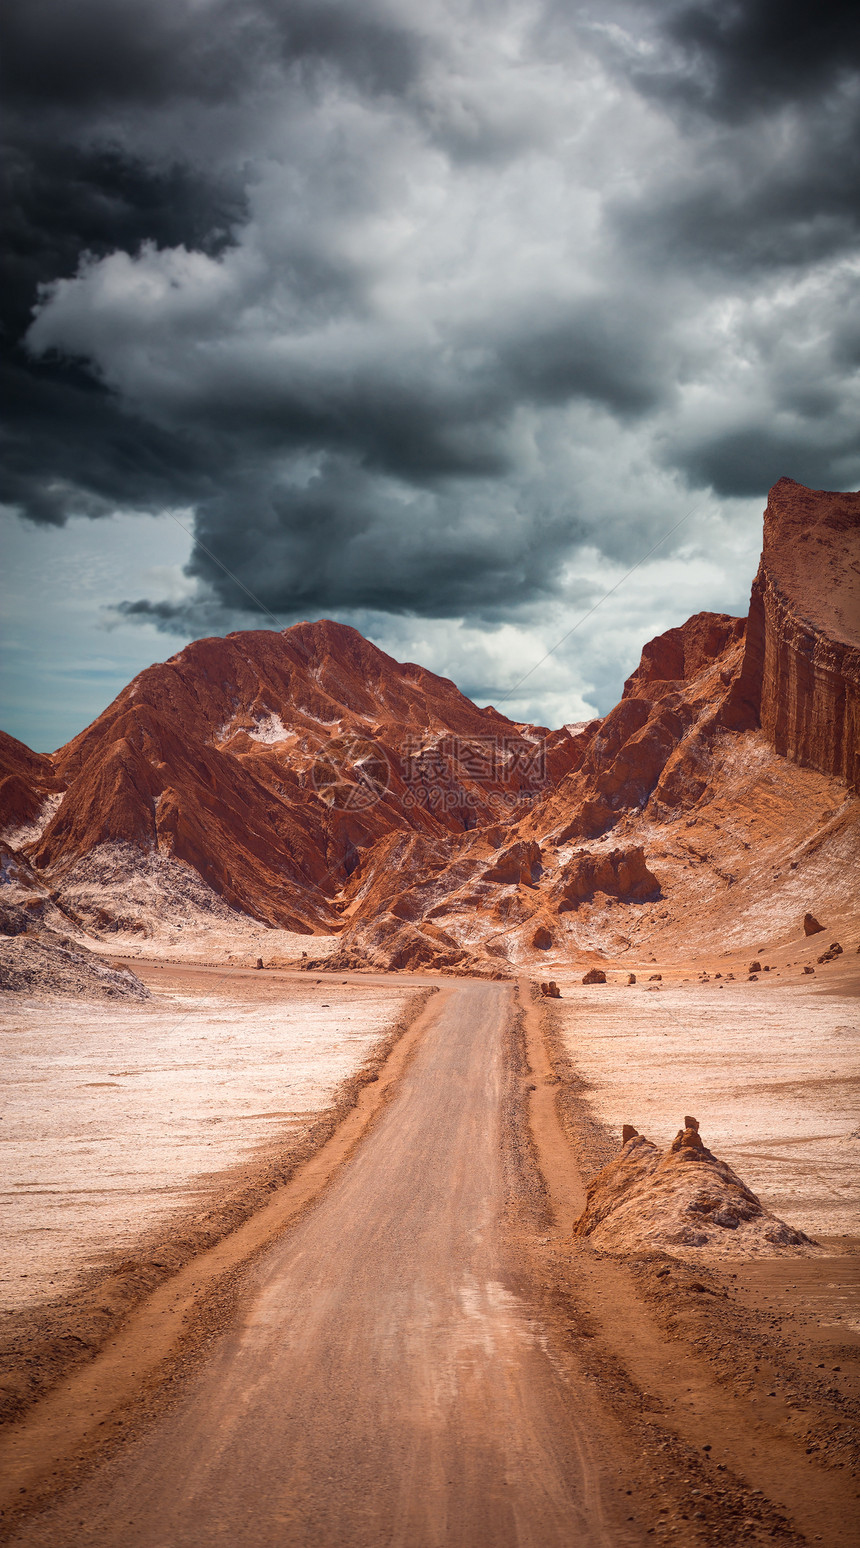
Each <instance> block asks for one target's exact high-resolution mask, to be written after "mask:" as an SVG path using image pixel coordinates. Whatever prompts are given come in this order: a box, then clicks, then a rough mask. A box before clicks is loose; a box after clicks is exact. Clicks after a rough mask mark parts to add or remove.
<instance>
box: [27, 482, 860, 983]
mask: <svg viewBox="0 0 860 1548" xmlns="http://www.w3.org/2000/svg"><path fill="white" fill-rule="evenodd" d="M858 780H860V495H856V494H839V493H836V494H832V493H828V492H826V491H811V490H806V489H804V488H803V486H801V485H797V484H794V483H793V482H792V481H791V480H787V479H782V480H780V481H779V483H778V484H776V485H775V486H774V488H773V489H772V490H771V492H770V496H769V499H768V506H767V510H766V512H765V520H764V542H763V551H762V560H761V564H760V567H759V571H758V573H757V576H756V579H755V581H754V583H753V588H752V597H751V607H750V615H749V619H748V620H744V619H740V618H735V617H732V616H730V615H726V614H717V613H710V612H702V613H698V614H694V615H693V616H692V617H691V618H689V619H688V620H687V621H686V622H685V623H684V624H681V625H678V626H675V627H673V628H671V629H669V630H667V631H665V632H664V633H663V634H661V635H659V636H657V637H656V639H654V640H651V641H648V642H647V643H646V644H645V645H644V647H643V650H642V655H641V659H640V662H639V664H638V666H637V668H636V669H635V670H634V672H632V673H631V675H630V676H629V677H628V679H627V681H626V683H625V684H624V689H623V693H622V697H621V699H620V700H619V703H618V704H617V705H616V706H615V707H614V708H613V709H612V710H610V711H609V713H608V714H607V715H605V716H603V717H600V718H598V719H595V720H594V721H591V722H588V723H587V724H585V725H580V726H577V727H574V728H573V729H572V730H571V729H569V728H568V727H566V726H565V727H562V728H560V729H559V730H557V731H548V730H547V728H545V727H542V726H533V725H528V724H525V723H519V722H514V721H511V720H510V719H508V718H507V717H506V716H504V715H503V714H501V713H500V712H499V711H498V710H497V709H494V708H492V707H487V708H484V709H480V708H479V707H478V706H476V705H474V704H473V703H472V702H471V701H470V700H469V699H467V698H466V697H465V695H463V694H462V693H460V691H459V689H457V688H456V685H455V684H454V683H452V682H451V681H450V680H449V679H446V678H443V677H439V676H437V675H436V674H434V673H432V672H429V671H428V670H427V669H426V668H423V667H421V666H419V665H417V664H415V663H409V662H407V663H400V662H397V661H395V660H394V658H392V657H390V656H388V655H387V654H386V653H385V652H384V651H381V650H380V649H379V648H378V647H377V646H375V645H373V644H372V643H371V642H370V641H367V640H365V639H364V637H363V636H362V635H361V634H360V633H359V632H358V631H357V630H355V629H352V628H351V627H350V626H348V625H343V624H338V623H336V622H334V621H332V620H321V621H319V622H317V623H306V622H305V623H299V624H295V625H293V626H292V627H291V628H289V629H287V630H284V631H283V632H282V633H274V632H272V631H265V630H262V631H245V632H236V633H233V634H230V635H228V636H226V637H225V638H223V639H221V638H211V639H205V640H197V641H194V642H192V643H191V644H190V645H188V646H186V647H185V648H184V650H182V651H179V652H177V653H176V655H174V656H173V657H171V658H170V660H168V661H166V662H163V663H157V664H156V665H154V666H152V667H150V668H147V669H146V670H145V671H144V672H141V673H139V674H138V676H137V677H136V678H135V679H134V680H133V681H132V682H131V683H129V684H128V686H127V687H126V688H125V689H123V690H122V692H121V693H120V694H118V695H117V697H116V698H115V699H114V701H113V702H112V703H111V704H110V705H108V706H107V708H106V709H105V711H104V712H103V713H102V715H100V716H99V717H98V718H97V719H96V720H95V721H94V722H93V723H92V725H90V726H88V727H87V728H85V730H84V731H82V732H81V733H80V735H79V736H77V737H75V738H73V740H72V741H71V742H69V743H68V744H66V746H65V747H63V748H60V749H58V751H57V753H56V754H54V755H53V756H50V755H47V754H37V753H32V752H31V751H30V750H29V749H28V748H26V747H25V746H24V744H22V743H18V742H15V741H14V739H12V738H9V737H6V736H4V735H3V734H0V809H2V813H3V823H4V834H5V839H6V842H7V844H10V845H11V846H12V853H17V854H19V855H20V857H21V860H22V862H23V863H25V865H26V867H27V868H28V874H30V875H32V876H33V877H35V878H37V879H38V880H39V882H40V884H41V887H42V891H43V892H44V893H46V894H48V895H49V896H50V897H51V899H52V902H53V904H54V906H57V907H59V908H60V909H62V910H63V911H64V912H65V914H66V917H67V919H68V920H69V921H71V923H72V924H76V925H77V926H79V927H80V928H83V929H87V930H90V931H94V932H95V933H96V934H98V933H100V932H102V933H103V932H104V931H105V930H107V931H113V932H114V933H116V932H120V933H134V930H135V928H137V927H136V926H135V920H134V911H133V909H132V910H131V912H129V909H128V907H127V906H126V905H125V904H123V906H122V907H121V908H120V907H118V906H115V905H116V898H117V896H118V894H119V893H120V892H121V891H122V888H123V879H124V877H128V876H130V875H131V874H132V873H134V872H136V871H139V870H140V869H141V868H142V867H143V868H144V869H145V868H146V866H147V865H148V866H149V871H148V874H149V875H150V876H153V875H155V874H156V873H157V874H158V876H167V874H168V870H169V866H170V865H174V866H179V867H186V868H190V869H191V870H192V871H193V872H194V874H195V875H196V876H197V877H198V878H199V879H200V881H201V882H202V884H203V885H204V887H207V888H209V889H210V890H211V892H212V894H213V895H214V898H215V899H217V900H218V901H219V904H220V905H224V906H226V907H227V908H229V909H232V910H234V911H235V912H237V913H239V914H244V915H248V916H250V917H251V918H254V919H257V920H259V921H261V922H262V923H264V924H267V925H270V926H273V927H275V928H282V929H287V930H293V931H298V932H301V933H307V934H314V933H318V934H329V935H331V934H339V935H341V937H342V946H341V959H342V960H343V961H346V960H349V962H350V963H351V964H352V965H360V964H363V963H364V964H370V965H374V966H380V967H386V966H415V965H422V966H431V967H444V968H447V969H453V970H457V971H465V970H469V971H482V972H483V971H499V970H507V969H509V968H511V967H515V966H517V964H519V963H521V962H528V961H534V960H535V957H536V955H537V956H538V957H539V958H540V959H541V960H553V959H555V960H569V957H570V954H574V955H575V956H577V957H580V958H582V959H583V960H586V961H588V960H598V959H600V960H602V959H603V958H605V957H606V956H607V954H608V955H612V954H614V955H615V956H619V954H620V956H622V957H623V955H624V953H625V952H629V951H633V950H638V949H640V947H641V943H642V940H643V938H644V935H643V932H644V934H649V935H653V936H654V938H655V939H656V938H660V939H662V940H664V941H665V943H667V944H668V943H669V942H670V940H675V941H676V942H677V944H678V949H680V944H681V940H682V937H683V929H682V928H681V921H680V916H681V915H683V914H685V913H686V915H687V917H688V923H689V925H690V928H695V927H697V926H696V925H695V921H697V920H698V921H699V923H700V924H701V921H702V920H704V919H705V918H706V916H707V914H708V910H709V909H710V910H711V913H712V915H713V917H714V919H715V920H716V919H718V917H721V916H722V913H725V910H726V906H727V905H726V897H725V895H724V894H725V893H726V891H727V889H732V888H735V889H737V890H736V891H735V894H734V899H733V902H734V903H738V902H739V901H740V899H741V898H743V900H744V901H743V908H742V910H741V911H742V912H743V911H744V910H746V915H745V917H746V916H749V917H750V918H751V919H756V920H757V919H758V918H759V917H761V918H762V919H764V918H765V917H766V916H767V913H768V906H769V905H772V906H770V913H771V914H772V915H773V918H774V920H775V919H776V918H777V916H779V917H780V918H781V917H782V915H781V914H780V909H779V907H776V906H775V904H774V895H773V882H774V875H775V874H778V875H779V876H782V878H783V880H782V886H781V888H780V889H779V892H780V896H783V895H784V898H785V899H787V898H788V896H789V894H790V893H792V889H793V888H794V886H795V883H798V882H799V881H800V880H801V878H799V877H797V876H792V875H791V874H790V873H791V872H792V871H797V870H798V869H799V868H800V867H801V865H803V866H804V867H805V866H806V861H805V860H804V858H803V857H804V856H806V855H807V854H808V855H809V856H810V857H813V856H815V855H817V856H818V860H813V859H812V858H810V862H809V863H810V867H811V870H810V876H811V877H814V878H815V880H814V888H813V890H814V889H815V888H817V889H818V892H817V893H816V896H818V895H819V894H820V893H821V888H822V885H824V886H825V903H826V905H827V907H830V906H831V904H830V902H828V899H829V898H831V897H832V904H833V906H835V907H838V908H844V907H845V906H848V903H849V901H850V887H851V885H852V884H853V885H855V895H856V890H857V889H856V877H857V875H858V874H860V872H858V863H860V862H858V852H857V832H858V820H857V814H858V802H857V793H858ZM822 811H826V812H827V813H828V817H827V821H826V822H824V821H823V820H822ZM834 812H837V813H841V816H840V817H839V819H838V822H837V825H836V826H837V829H838V832H836V831H834V832H831V831H830V828H832V825H833V820H834V819H833V813H834ZM717 813H720V814H721V818H720V821H719V822H717V820H716V817H717ZM765 817H766V818H767V821H769V822H771V825H772V827H773V832H770V833H769V836H768V838H767V845H768V846H769V848H768V853H769V854H772V856H774V857H776V858H775V859H773V860H772V861H771V862H770V871H769V876H768V879H767V882H765V877H764V874H761V875H759V874H758V873H757V872H756V868H755V865H753V863H752V860H751V858H750V856H751V853H752V842H751V838H750V835H751V834H752V833H753V829H754V828H755V825H756V823H759V824H761V822H762V821H763V820H764V819H765ZM701 825H704V828H707V829H708V838H707V845H706V846H705V848H704V849H703V848H702V847H701V845H700V850H699V851H697V853H699V852H701V854H702V856H703V857H704V858H702V859H700V860H697V861H695V862H691V860H690V854H689V850H690V846H689V845H687V846H686V848H685V845H684V842H683V837H682V835H684V834H685V833H686V832H687V830H688V829H691V828H695V827H696V826H701ZM709 825H710V826H709ZM828 825H829V826H828ZM711 827H714V828H715V831H714V832H711V831H710V828H711ZM762 831H763V830H762ZM840 845H841V846H842V850H841V851H840V853H843V852H844V853H843V859H842V860H841V861H840V862H839V866H840V868H841V871H842V872H844V867H845V857H846V856H847V857H848V871H847V876H846V878H845V881H844V884H843V883H842V882H840V881H839V879H838V877H837V878H836V879H835V880H834V878H831V879H830V880H829V881H827V880H826V871H827V864H826V862H827V857H828V856H829V855H835V854H836V852H837V850H839V846H840ZM834 846H835V847H834ZM795 851H796V855H795ZM789 852H790V853H789ZM791 857H794V858H791ZM798 857H799V858H798ZM156 859H157V860H158V865H157V866H155V870H153V864H154V861H155V860H156ZM150 861H151V862H152V864H150ZM822 863H824V872H823V873H822V875H819V872H821V866H822ZM165 867H167V868H168V869H167V870H166V869H165ZM780 867H785V874H783V871H782V870H780V869H779V868H780ZM816 867H817V869H816ZM691 869H693V870H696V871H697V876H696V880H695V885H694V884H693V878H692V877H691V875H690V874H689V872H690V871H691ZM20 874H23V873H20ZM852 878H854V879H855V882H854V883H852ZM195 886H196V884H195ZM827 888H829V889H830V891H829V892H827ZM168 890H169V889H168ZM807 890H809V888H807ZM6 896H7V898H8V897H9V896H10V894H8V893H7V894H6ZM195 896H197V894H196V893H195ZM112 899H113V901H112ZM777 901H778V900H777ZM661 905H662V906H661ZM28 906H29V907H30V909H31V913H32V914H33V915H34V916H35V914H38V911H39V908H40V906H41V905H40V904H38V902H37V901H35V900H34V899H32V898H31V899H30V903H29V905H28ZM214 906H215V905H214V904H213V907H214ZM786 906H787V905H786ZM817 906H818V907H821V906H822V903H821V902H820V901H819V902H818V904H817ZM774 909H775V911H774ZM783 912H785V910H783ZM25 917H26V914H25ZM138 927H139V933H141V934H147V933H149V931H150V929H151V928H152V921H151V919H145V918H141V919H140V920H139V921H138ZM720 928H722V927H720ZM780 928H783V926H782V925H780ZM688 933H689V932H688ZM717 933H718V934H719V930H718V932H717ZM723 934H724V935H725V936H726V938H729V937H730V936H731V931H730V930H729V929H728V926H726V927H725V928H724V929H723ZM537 942H543V943H544V944H543V945H538V944H536V943H537ZM547 942H549V944H548V945H547V944H546V943H547Z"/></svg>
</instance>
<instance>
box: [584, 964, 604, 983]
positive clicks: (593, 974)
mask: <svg viewBox="0 0 860 1548" xmlns="http://www.w3.org/2000/svg"><path fill="white" fill-rule="evenodd" d="M582 982H583V983H584V984H605V983H606V974H605V973H604V971H603V968H589V969H588V972H587V973H586V974H585V975H584V976H583V980H582Z"/></svg>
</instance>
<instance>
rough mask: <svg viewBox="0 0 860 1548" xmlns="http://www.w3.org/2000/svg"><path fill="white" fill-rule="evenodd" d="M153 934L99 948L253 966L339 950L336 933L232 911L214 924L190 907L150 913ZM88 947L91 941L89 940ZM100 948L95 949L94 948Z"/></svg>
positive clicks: (104, 940)
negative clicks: (311, 931)
mask: <svg viewBox="0 0 860 1548" xmlns="http://www.w3.org/2000/svg"><path fill="white" fill-rule="evenodd" d="M148 923H149V925H150V928H151V930H152V934H151V935H150V936H149V937H147V938H145V939H141V937H140V936H139V935H131V934H123V933H122V932H118V933H117V934H116V935H105V936H101V937H99V942H98V948H97V949H98V951H99V952H100V953H101V955H102V956H104V957H111V956H114V957H117V956H118V957H123V958H124V959H125V960H126V961H128V962H129V964H130V965H135V964H136V962H138V961H140V962H164V961H171V962H188V963H192V962H193V963H198V964H200V965H203V966H207V967H225V968H227V967H253V966H254V964H255V963H256V961H257V958H258V957H262V959H263V962H264V963H265V965H266V967H272V966H277V965H280V964H284V965H286V964H287V963H289V964H295V965H296V966H299V965H300V964H301V961H302V958H312V959H313V960H314V961H319V960H321V959H322V958H324V957H330V956H332V954H333V953H334V952H335V951H337V949H338V946H339V944H340V937H339V936H337V935H299V934H297V932H296V931H295V930H276V929H273V928H270V927H269V926H268V925H263V924H259V923H258V922H257V920H255V919H249V918H248V917H247V915H244V914H232V913H231V914H230V916H229V918H228V919H227V920H226V921H225V922H224V923H215V922H213V921H212V920H211V919H208V918H207V917H206V916H205V915H202V914H198V913H195V912H194V911H193V910H189V911H188V912H187V914H186V917H185V918H184V919H176V918H175V917H172V916H170V915H168V916H166V917H165V918H163V919H160V920H159V919H157V918H156V917H155V916H149V918H148ZM88 944H89V945H90V946H92V945H93V943H92V941H91V940H88ZM93 949H96V948H93Z"/></svg>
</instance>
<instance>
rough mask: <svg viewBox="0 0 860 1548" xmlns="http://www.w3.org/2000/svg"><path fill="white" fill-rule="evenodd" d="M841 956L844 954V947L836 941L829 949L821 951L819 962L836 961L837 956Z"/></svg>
mask: <svg viewBox="0 0 860 1548" xmlns="http://www.w3.org/2000/svg"><path fill="white" fill-rule="evenodd" d="M841 956H842V947H841V946H840V944H839V942H838V941H834V942H833V945H832V946H829V947H828V949H827V951H823V952H822V953H821V956H820V957H819V959H818V960H819V962H835V960H836V958H837V957H841Z"/></svg>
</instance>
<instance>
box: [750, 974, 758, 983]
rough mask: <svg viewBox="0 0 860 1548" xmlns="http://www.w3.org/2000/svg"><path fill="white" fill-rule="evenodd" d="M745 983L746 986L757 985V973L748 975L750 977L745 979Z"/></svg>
mask: <svg viewBox="0 0 860 1548" xmlns="http://www.w3.org/2000/svg"><path fill="white" fill-rule="evenodd" d="M747 983H748V984H757V983H758V973H750V976H749V978H748V979H747Z"/></svg>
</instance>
